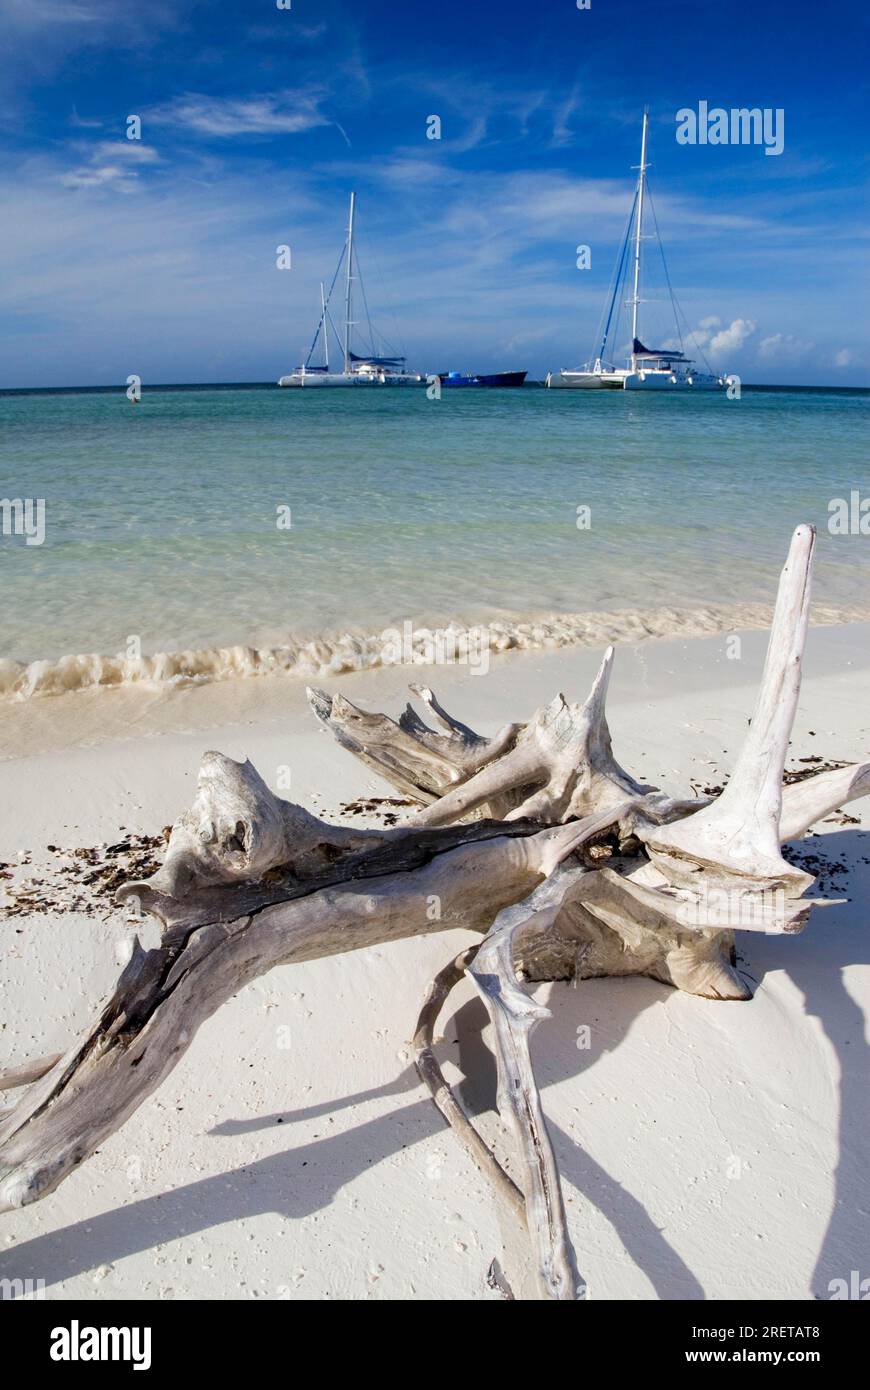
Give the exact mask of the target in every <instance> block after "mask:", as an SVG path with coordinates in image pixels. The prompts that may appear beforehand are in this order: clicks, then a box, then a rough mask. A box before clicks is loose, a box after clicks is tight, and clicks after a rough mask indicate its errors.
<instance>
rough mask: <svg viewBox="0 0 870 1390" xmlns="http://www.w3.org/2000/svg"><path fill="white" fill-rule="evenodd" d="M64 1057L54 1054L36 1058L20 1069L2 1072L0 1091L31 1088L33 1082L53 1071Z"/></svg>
mask: <svg viewBox="0 0 870 1390" xmlns="http://www.w3.org/2000/svg"><path fill="white" fill-rule="evenodd" d="M62 1055H63V1054H62V1053H60V1052H52V1053H50V1054H49V1055H48V1057H35V1058H34V1060H33V1061H32V1062H24V1063H23V1064H22V1065H21V1066H20V1067H12V1068H11V1070H9V1071H0V1091H14V1090H17V1088H18V1087H19V1086H29V1085H30V1084H31V1082H33V1081H38V1080H39V1078H40V1077H41V1076H45V1073H46V1072H47V1071H51V1069H52V1067H53V1066H54V1065H55V1063H56V1062H59V1061H60V1059H61V1057H62Z"/></svg>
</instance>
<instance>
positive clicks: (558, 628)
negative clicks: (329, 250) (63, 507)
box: [0, 604, 870, 701]
mask: <svg viewBox="0 0 870 1390" xmlns="http://www.w3.org/2000/svg"><path fill="white" fill-rule="evenodd" d="M771 617H772V609H771V607H770V606H769V605H766V604H744V605H741V606H739V607H731V608H708V607H705V608H696V609H679V608H667V607H665V608H654V609H648V610H643V611H641V610H637V609H626V610H619V611H614V612H598V613H560V614H549V615H546V616H541V617H517V618H505V617H499V618H497V619H494V620H493V621H491V622H487V623H480V622H478V623H475V624H473V625H469V624H465V623H458V622H452V623H449V624H448V625H447V626H442V627H437V628H436V627H423V626H420V625H416V624H415V625H414V627H413V630H412V633H411V640H410V644H407V643H406V644H405V648H404V651H403V652H402V654H401V657H399V658H398V659H397V656H396V653H395V642H394V641H391V640H387V633H386V632H384V631H381V632H379V633H354V632H345V633H333V634H324V635H322V636H319V637H315V638H311V639H298V640H288V641H287V642H286V643H283V644H280V645H274V646H245V645H237V646H227V647H205V648H200V649H187V650H182V651H166V652H155V653H153V654H152V655H150V656H142V657H138V658H131V657H128V656H126V655H123V654H118V655H115V656H103V655H99V654H98V653H84V654H78V655H69V656H61V657H57V658H54V659H49V660H41V661H32V662H30V663H29V664H23V663H21V662H17V661H12V660H9V659H8V658H7V659H4V658H0V700H5V701H20V700H29V699H33V698H35V697H36V696H49V695H65V694H68V693H70V692H72V691H77V690H87V689H92V688H94V687H103V688H106V689H110V688H112V687H117V686H131V685H142V686H147V687H150V688H156V689H159V688H160V687H166V688H172V687H178V686H183V685H198V684H205V683H207V682H210V681H223V680H232V679H234V678H238V677H248V676H263V675H275V674H281V673H286V674H288V675H291V676H299V677H305V678H310V677H324V676H336V675H341V674H343V673H346V672H349V671H365V670H370V669H374V668H376V667H382V666H393V665H399V664H403V663H404V664H409V663H411V664H416V665H420V666H427V665H438V664H451V663H450V662H449V661H448V662H447V663H442V662H441V661H439V659H438V658H437V657H436V659H435V661H433V660H432V653H433V651H434V652H436V653H442V652H445V651H446V652H448V653H449V652H452V651H453V652H455V651H462V650H469V649H471V648H472V647H473V648H474V650H475V651H476V652H477V653H478V656H479V654H480V653H481V651H487V652H490V653H493V654H498V653H502V652H508V651H535V650H546V649H553V648H559V647H569V646H586V647H600V646H605V645H607V644H608V643H611V642H614V643H629V642H643V641H647V640H649V639H652V638H675V637H683V638H689V637H707V636H711V635H713V634H715V633H720V632H736V631H740V630H750V629H753V628H755V629H758V628H766V627H768V626H769V624H770V620H771ZM812 618H813V622H814V623H817V624H834V623H850V622H862V621H867V620H870V610H866V609H854V608H840V607H833V606H830V605H822V604H819V605H816V606H815V607H814V609H813V614H812ZM387 631H388V632H393V631H394V629H388V630H387Z"/></svg>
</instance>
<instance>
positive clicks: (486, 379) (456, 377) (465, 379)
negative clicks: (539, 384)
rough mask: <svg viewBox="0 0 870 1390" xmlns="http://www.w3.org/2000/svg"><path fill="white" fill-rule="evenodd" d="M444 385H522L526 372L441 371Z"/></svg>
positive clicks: (439, 375)
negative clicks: (475, 374) (466, 373)
mask: <svg viewBox="0 0 870 1390" xmlns="http://www.w3.org/2000/svg"><path fill="white" fill-rule="evenodd" d="M438 377H439V380H440V382H441V385H442V386H522V385H523V384H524V382H525V380H526V373H525V372H493V373H492V374H491V375H489V376H466V375H465V373H464V372H439V373H438Z"/></svg>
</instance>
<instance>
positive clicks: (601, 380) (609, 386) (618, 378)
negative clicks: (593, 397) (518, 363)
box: [546, 371, 625, 391]
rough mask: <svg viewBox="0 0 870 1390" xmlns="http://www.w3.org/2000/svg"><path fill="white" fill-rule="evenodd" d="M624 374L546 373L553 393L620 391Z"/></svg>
mask: <svg viewBox="0 0 870 1390" xmlns="http://www.w3.org/2000/svg"><path fill="white" fill-rule="evenodd" d="M624 376H625V372H564V371H563V372H548V373H547V381H546V385H547V386H549V387H550V389H551V390H553V391H614V390H616V391H621V390H622V386H623V378H624Z"/></svg>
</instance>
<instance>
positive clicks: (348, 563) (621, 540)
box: [0, 386, 870, 698]
mask: <svg viewBox="0 0 870 1390" xmlns="http://www.w3.org/2000/svg"><path fill="white" fill-rule="evenodd" d="M867 419H868V395H867V394H846V393H842V394H840V393H836V392H802V391H794V392H782V391H776V392H754V391H753V392H747V391H744V394H743V398H742V399H741V400H740V401H728V400H726V399H725V398H724V397H723V396H719V395H707V396H696V397H691V396H680V397H657V396H644V397H639V396H636V395H631V394H622V393H616V392H603V393H600V394H598V393H585V392H576V393H574V392H549V391H543V390H536V389H532V388H527V389H525V390H523V391H512V392H511V391H503V392H470V391H467V392H456V393H451V392H445V393H444V394H443V396H442V398H441V400H440V401H430V400H428V399H427V396H426V393H425V391H422V390H412V389H408V390H387V389H372V390H371V391H370V392H368V391H352V392H350V391H348V392H343V391H311V392H305V391H280V390H278V389H277V388H275V387H263V388H261V389H255V390H251V389H214V388H201V389H197V390H195V391H191V390H183V391H181V390H175V391H173V390H166V391H148V389H147V386H146V388H145V389H144V392H143V399H142V403H141V404H140V405H139V406H132V405H131V403H130V402H129V401H128V400H127V398H126V395H125V393H124V390H123V389H119V390H118V391H117V392H115V393H112V394H84V393H81V394H76V393H70V394H50V395H48V394H39V395H6V396H0V460H2V462H0V497H6V498H33V499H40V498H41V499H44V501H45V539H44V542H43V544H41V545H27V544H26V543H25V538H24V537H23V536H19V535H2V534H0V582H2V587H3V596H4V602H3V604H2V609H0V663H2V669H0V687H4V686H5V689H6V691H7V693H14V694H16V695H17V696H18V697H19V698H20V697H22V696H25V695H27V694H29V693H34V692H39V691H43V692H47V691H51V690H53V689H65V688H70V687H74V686H76V685H82V684H90V683H94V682H116V681H118V680H127V679H142V678H148V679H165V680H177V679H179V678H191V677H193V678H203V679H208V678H214V677H216V676H220V675H223V674H228V673H232V672H234V671H236V670H238V671H249V670H258V669H275V668H276V667H277V668H278V669H281V668H292V667H294V666H295V667H298V668H299V669H301V670H305V671H309V670H312V671H313V670H317V669H323V668H326V669H347V668H348V667H351V666H354V665H357V666H366V665H373V664H377V663H378V662H379V661H380V660H381V659H383V654H384V639H383V636H382V633H383V630H384V629H385V628H390V627H398V628H399V629H400V630H401V628H402V625H403V624H404V623H409V624H411V625H412V638H411V641H412V643H416V647H417V649H418V650H419V649H420V648H421V639H420V636H419V630H420V629H426V628H431V627H436V626H442V625H444V624H445V623H448V622H450V621H451V620H453V621H455V622H456V623H458V624H460V625H468V624H486V625H490V624H494V627H493V628H492V631H491V632H490V630H489V627H487V638H486V640H489V639H490V638H491V639H492V645H493V646H496V647H498V646H502V647H503V646H510V645H514V644H517V643H518V644H519V645H525V646H534V645H559V644H561V643H563V642H570V641H583V640H590V641H601V640H606V639H607V638H609V637H610V636H617V637H618V636H619V635H620V634H621V633H622V632H623V631H624V633H625V634H626V635H629V634H630V635H634V636H638V635H643V633H644V632H645V631H650V632H652V633H655V634H658V633H667V632H671V631H673V632H676V631H685V632H692V631H705V630H714V629H715V628H717V627H718V628H723V627H725V628H727V627H729V626H734V625H736V623H738V622H740V621H741V620H745V621H746V622H748V623H751V622H755V621H764V617H765V613H764V611H763V609H759V608H758V607H757V605H768V604H769V603H770V602H771V601H772V598H773V593H774V590H775V584H776V577H777V574H778V571H779V569H780V567H781V565H782V562H783V559H784V556H785V551H786V548H787V544H788V538H789V534H790V532H791V530H792V529H793V527H794V526H795V525H796V524H798V523H799V522H801V521H809V522H812V523H814V524H816V525H817V526H818V527H819V529H820V539H819V547H818V556H817V564H816V581H815V589H814V593H815V596H816V599H817V603H818V605H820V606H819V607H818V608H817V614H816V616H821V617H836V616H843V615H845V616H850V615H859V614H860V615H867V613H868V612H870V588H868V583H867V580H868V574H870V537H866V536H865V537H862V536H860V535H848V536H832V535H831V534H829V531H828V516H829V504H830V502H831V499H832V498H835V497H848V496H849V494H850V491H851V490H852V489H859V490H860V491H861V496H862V497H863V496H866V495H868V493H870V485H868V480H867V469H866V442H865V441H866V426H867ZM586 507H588V508H590V509H591V525H590V526H589V528H588V529H583V528H582V527H578V508H586ZM288 508H289V515H290V520H291V523H292V524H291V525H290V527H289V529H285V527H281V526H279V525H278V524H277V523H278V521H279V518H280V519H281V520H283V521H284V522H285V523H286V519H287V515H288V513H287V511H286V509H288ZM583 516H584V514H583V513H581V514H580V518H579V519H580V520H581V521H582V520H583ZM753 606H755V607H753ZM602 613H606V614H608V615H610V616H609V617H608V618H607V619H605V620H602V619H601V617H600V615H601V614H602ZM547 615H557V618H556V620H555V621H551V622H546V623H540V622H538V623H536V624H533V625H530V624H529V622H528V620H529V619H530V618H535V619H540V618H542V617H545V616H547ZM565 615H571V616H570V617H566V616H565ZM423 646H425V640H423ZM234 647H235V648H241V649H242V650H240V651H239V650H237V651H236V652H235V653H228V652H226V651H225V650H223V649H227V648H234ZM180 651H183V652H185V653H187V655H185V656H184V657H183V658H178V657H172V656H170V657H168V658H158V659H156V660H155V659H153V658H155V654H159V653H164V654H166V653H177V652H180ZM91 653H92V654H97V655H98V656H99V657H100V658H101V659H99V660H93V659H91V660H79V659H78V658H80V657H81V656H83V655H86V654H91ZM140 654H141V657H142V658H143V659H142V660H140ZM64 657H68V658H71V659H69V660H66V661H63V662H61V663H60V664H58V659H59V658H64ZM102 658H112V659H110V660H104V659H102ZM30 663H38V664H37V665H36V666H31V669H30V671H29V672H27V671H24V670H22V669H21V668H22V667H25V666H27V665H28V664H30Z"/></svg>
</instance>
